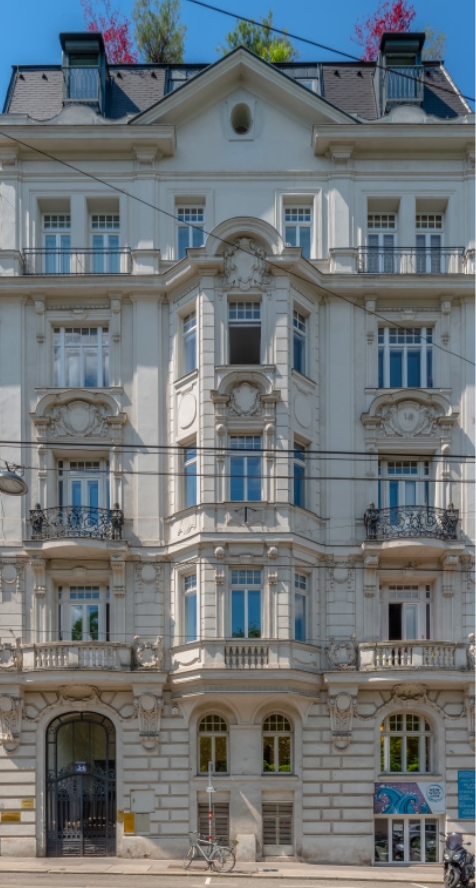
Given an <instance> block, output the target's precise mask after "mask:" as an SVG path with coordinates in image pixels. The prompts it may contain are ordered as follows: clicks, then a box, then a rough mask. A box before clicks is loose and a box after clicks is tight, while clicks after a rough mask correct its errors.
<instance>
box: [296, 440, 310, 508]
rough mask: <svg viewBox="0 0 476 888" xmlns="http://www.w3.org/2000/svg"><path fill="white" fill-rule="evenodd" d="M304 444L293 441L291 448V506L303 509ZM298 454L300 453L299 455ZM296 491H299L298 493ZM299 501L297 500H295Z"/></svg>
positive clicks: (304, 482) (304, 486)
mask: <svg viewBox="0 0 476 888" xmlns="http://www.w3.org/2000/svg"><path fill="white" fill-rule="evenodd" d="M306 449H307V448H306V445H305V444H301V443H300V442H299V441H296V440H295V441H294V449H293V500H292V502H293V506H297V507H298V508H299V509H305V508H306V507H307V506H306V493H307V491H306ZM298 454H302V456H301V457H299V456H298ZM298 491H300V492H299V493H298ZM298 499H299V500H300V502H297V500H298Z"/></svg>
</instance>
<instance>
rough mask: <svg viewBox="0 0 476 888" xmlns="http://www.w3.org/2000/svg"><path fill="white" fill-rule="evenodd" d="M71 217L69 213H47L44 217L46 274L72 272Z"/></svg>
mask: <svg viewBox="0 0 476 888" xmlns="http://www.w3.org/2000/svg"><path fill="white" fill-rule="evenodd" d="M70 228H71V216H70V215H69V213H47V214H46V215H44V216H43V239H44V249H45V255H44V265H43V268H44V273H45V274H70V272H71V235H70Z"/></svg>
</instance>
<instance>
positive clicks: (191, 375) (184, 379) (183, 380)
mask: <svg viewBox="0 0 476 888" xmlns="http://www.w3.org/2000/svg"><path fill="white" fill-rule="evenodd" d="M198 374H199V368H198V367H195V369H194V370H189V372H188V373H185V374H184V375H183V376H178V377H177V379H176V380H175V382H174V385H175V388H176V389H178V388H181V387H182V386H185V385H187V384H188V383H189V382H192V381H193V380H194V379H196V378H197V376H198Z"/></svg>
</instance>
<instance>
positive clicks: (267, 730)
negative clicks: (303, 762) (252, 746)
mask: <svg viewBox="0 0 476 888" xmlns="http://www.w3.org/2000/svg"><path fill="white" fill-rule="evenodd" d="M271 719H276V721H277V720H278V719H282V721H283V722H285V723H286V724H287V728H279V727H276V728H272V727H266V725H267V723H268V722H271ZM271 738H272V744H271V743H270V744H269V745H270V746H273V758H274V762H273V765H274V767H268V768H265V741H266V739H268V740H270V739H271ZM280 739H289V770H283V769H282V768H281V764H280V759H281V753H280V742H279V741H280ZM293 753H294V750H293V726H292V723H291V721H290V720H289V719H288V718H287V716H285V715H282V714H281V713H280V712H273V713H272V714H271V715H268V716H266V718H264V719H263V721H262V723H261V760H262V772H261V773H262V774H263V775H268V774H273V775H274V776H276V775H278V774H279V775H288V774H292V773H293Z"/></svg>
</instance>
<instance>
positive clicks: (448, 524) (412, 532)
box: [364, 504, 459, 542]
mask: <svg viewBox="0 0 476 888" xmlns="http://www.w3.org/2000/svg"><path fill="white" fill-rule="evenodd" d="M458 519H459V511H458V509H455V508H453V505H452V504H450V505H449V506H448V508H447V509H436V508H434V507H432V506H395V507H391V508H389V509H376V508H374V507H373V506H372V505H371V506H369V508H368V509H367V510H366V512H365V515H364V524H365V529H366V535H367V540H373V541H376V542H379V541H383V542H384V541H386V540H398V539H418V538H427V539H428V538H430V539H438V540H456V539H457V538H458V537H457V524H458Z"/></svg>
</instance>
